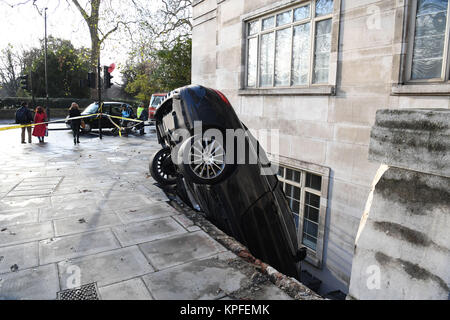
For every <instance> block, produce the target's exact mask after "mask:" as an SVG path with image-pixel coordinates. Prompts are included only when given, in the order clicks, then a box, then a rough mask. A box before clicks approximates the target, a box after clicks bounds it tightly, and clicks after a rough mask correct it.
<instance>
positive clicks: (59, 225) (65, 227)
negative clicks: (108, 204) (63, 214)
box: [53, 213, 122, 237]
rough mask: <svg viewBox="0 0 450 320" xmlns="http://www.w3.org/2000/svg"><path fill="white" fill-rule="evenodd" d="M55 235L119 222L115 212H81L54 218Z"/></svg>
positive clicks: (84, 230)
mask: <svg viewBox="0 0 450 320" xmlns="http://www.w3.org/2000/svg"><path fill="white" fill-rule="evenodd" d="M53 223H54V224H55V235H56V236H57V237H59V236H64V235H70V234H75V233H81V232H86V231H90V230H94V229H98V228H107V227H112V226H116V225H119V224H121V223H122V222H121V221H120V219H119V217H118V216H117V214H115V213H110V214H81V215H75V216H72V217H69V218H64V219H60V220H54V221H53Z"/></svg>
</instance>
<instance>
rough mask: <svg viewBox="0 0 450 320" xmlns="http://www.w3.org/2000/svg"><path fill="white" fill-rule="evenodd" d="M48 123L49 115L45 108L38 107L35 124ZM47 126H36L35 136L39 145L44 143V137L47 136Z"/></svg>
mask: <svg viewBox="0 0 450 320" xmlns="http://www.w3.org/2000/svg"><path fill="white" fill-rule="evenodd" d="M43 122H47V114H46V113H45V111H44V108H42V107H37V108H36V114H35V116H34V123H43ZM47 135H48V134H47V125H46V124H39V125H36V126H34V129H33V136H35V137H38V139H39V143H44V137H45V136H47Z"/></svg>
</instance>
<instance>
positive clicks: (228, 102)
mask: <svg viewBox="0 0 450 320" xmlns="http://www.w3.org/2000/svg"><path fill="white" fill-rule="evenodd" d="M213 90H214V91H215V92H216V93H217V94H218V95H219V97H220V98H221V99H222V100H223V102H225V103H226V104H227V105H228V106H229V107H231V103H230V101H228V99H227V97H225V95H224V94H223V93H222V92H220V91H219V90H215V89H213Z"/></svg>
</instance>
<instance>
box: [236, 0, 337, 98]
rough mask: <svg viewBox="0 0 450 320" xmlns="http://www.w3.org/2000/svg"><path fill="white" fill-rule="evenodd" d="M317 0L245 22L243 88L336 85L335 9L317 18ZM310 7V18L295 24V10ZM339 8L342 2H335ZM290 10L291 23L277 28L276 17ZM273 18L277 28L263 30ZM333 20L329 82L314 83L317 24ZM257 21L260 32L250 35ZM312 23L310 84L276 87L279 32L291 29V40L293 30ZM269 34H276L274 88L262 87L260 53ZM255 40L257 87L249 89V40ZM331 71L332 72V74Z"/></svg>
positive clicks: (279, 87)
mask: <svg viewBox="0 0 450 320" xmlns="http://www.w3.org/2000/svg"><path fill="white" fill-rule="evenodd" d="M315 3H316V0H308V1H301V2H300V3H297V4H296V5H291V6H289V7H284V8H282V9H278V10H276V11H272V12H270V13H266V14H264V15H260V16H258V17H257V18H253V19H249V20H246V21H245V28H244V29H245V50H244V52H245V72H244V73H245V76H244V83H243V88H245V89H262V90H264V89H295V88H313V87H322V86H328V85H334V84H335V79H333V77H332V75H333V74H335V70H331V68H332V67H333V65H334V63H332V61H331V60H332V53H333V52H332V51H333V41H335V40H334V39H333V37H334V34H335V32H334V30H333V28H334V27H335V23H334V20H335V19H334V15H335V9H333V10H332V13H330V14H328V15H325V16H320V17H315V13H316V12H315V11H316V6H315ZM308 4H309V5H310V6H311V7H310V14H311V15H310V17H309V18H307V19H303V20H301V21H296V22H294V21H293V20H294V12H293V11H294V10H295V9H297V8H300V7H303V6H306V5H308ZM337 6H339V8H340V0H334V8H336V7H337ZM288 10H291V12H292V14H291V16H292V17H291V18H292V20H291V22H290V23H288V24H285V25H282V26H278V27H277V26H276V17H277V14H280V13H283V12H286V11H288ZM271 16H273V17H274V18H275V26H274V27H273V28H271V29H268V30H264V31H263V30H262V21H263V20H264V19H266V18H269V17H271ZM328 19H330V20H331V38H332V39H331V50H330V62H329V68H328V82H327V83H314V82H313V79H314V61H315V59H314V56H315V44H316V41H315V40H316V37H315V34H316V23H317V22H320V21H323V20H328ZM255 21H257V22H258V24H259V28H258V29H259V31H258V33H257V34H255V35H249V24H250V23H252V22H255ZM308 21H309V22H310V24H311V27H310V66H309V73H308V83H307V84H306V85H289V86H275V66H276V54H275V52H276V41H277V31H279V30H284V29H286V28H290V29H291V39H292V38H293V28H294V27H296V26H299V25H302V24H305V23H307V22H308ZM268 33H274V38H275V39H274V49H273V50H274V53H273V55H274V60H273V68H274V70H273V73H272V75H273V77H272V86H264V87H262V86H261V85H260V62H261V52H260V48H261V36H262V35H264V34H268ZM253 38H257V39H258V41H257V48H258V49H257V62H256V65H257V67H256V83H255V86H253V87H249V86H247V84H248V57H249V54H248V53H249V52H248V47H249V45H248V44H249V40H250V39H253ZM292 49H293V41H291V53H290V57H289V59H290V64H289V65H290V70H289V84H291V82H292V58H293V57H292V56H293V50H292ZM330 71H331V72H330Z"/></svg>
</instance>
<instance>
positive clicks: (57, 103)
mask: <svg viewBox="0 0 450 320" xmlns="http://www.w3.org/2000/svg"><path fill="white" fill-rule="evenodd" d="M24 101H26V102H28V105H29V107H30V108H34V107H36V106H46V105H47V103H46V99H45V98H36V99H35V101H34V103H33V100H32V98H31V97H6V98H0V109H15V108H18V107H19V106H20V104H21V103H22V102H24ZM114 101H116V102H124V103H128V104H130V105H132V106H135V107H137V106H138V105H139V101H134V100H122V99H114ZM72 102H76V103H77V104H78V105H79V106H80V108H81V109H84V108H85V107H87V106H88V105H90V104H91V103H93V102H95V101H94V100H92V99H77V98H50V99H49V104H48V107H49V108H51V109H69V107H70V105H71V104H72Z"/></svg>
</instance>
